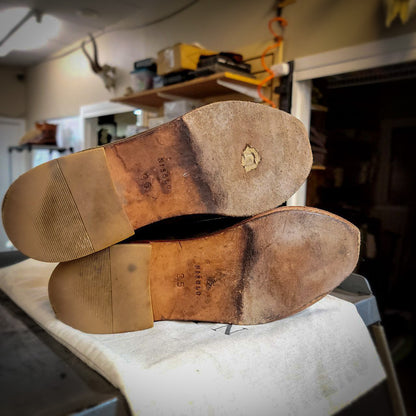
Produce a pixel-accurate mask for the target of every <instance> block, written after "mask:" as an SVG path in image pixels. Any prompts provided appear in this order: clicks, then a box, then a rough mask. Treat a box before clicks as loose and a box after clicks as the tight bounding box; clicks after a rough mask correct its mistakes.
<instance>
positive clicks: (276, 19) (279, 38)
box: [257, 17, 287, 108]
mask: <svg viewBox="0 0 416 416" xmlns="http://www.w3.org/2000/svg"><path fill="white" fill-rule="evenodd" d="M274 22H279V23H280V26H281V27H285V26H287V20H286V19H284V18H283V17H274V18H273V19H270V20H269V30H270V32H271V33H272V35H273V36H274V40H275V42H276V43H275V44H273V45H270V46H268V47H267V48H266V49H265V50H264V51H263V53H262V54H261V65H262V67H263V68H264V70H265V71H266V72H267V73H268V74H269V76H268V77H266V78H264V79H263V80H262V81H261V82H260V84H259V85H258V86H257V93H258V94H259V97H260V98H261V99H262V100H263V101H265V102H266V103H267V104H269V105H271V106H272V107H273V108H276V104H275V103H274V102H273V101H271V100H269V99H268V98H267V97H266V96H264V95H263V93H262V91H261V90H262V88H263V86H264V85H265V84H267V83H268V82H269V81H271V80H272V79H273V78H274V77H275V74H274V72H273V71H272V70H271V69H270V68H269V67H268V66H267V65H266V61H265V57H266V55H267V53H268V52H269V51H270V50H272V49H277V48H278V47H279V46H280V45H281V44H282V41H283V36H280V35H278V34H277V33H276V32H275V31H274V30H273V27H272V24H273V23H274Z"/></svg>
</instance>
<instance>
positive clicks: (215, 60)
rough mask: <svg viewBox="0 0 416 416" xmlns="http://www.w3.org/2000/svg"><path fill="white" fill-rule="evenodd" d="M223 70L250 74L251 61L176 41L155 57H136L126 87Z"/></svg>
mask: <svg viewBox="0 0 416 416" xmlns="http://www.w3.org/2000/svg"><path fill="white" fill-rule="evenodd" d="M224 72H229V73H233V74H237V75H242V76H245V77H249V78H254V77H253V76H252V75H251V65H250V64H248V63H245V62H243V56H242V55H240V54H238V53H234V52H215V51H211V50H207V49H204V48H202V47H199V46H195V45H188V44H184V43H177V44H175V45H173V46H171V47H168V48H165V49H163V50H161V51H159V52H158V56H157V59H154V58H147V59H142V60H139V61H136V62H135V63H134V69H133V71H132V72H131V73H130V74H131V84H132V85H131V89H129V90H128V91H129V92H130V93H137V92H141V91H145V90H149V89H156V88H162V87H165V86H169V85H173V84H177V83H180V82H185V81H190V80H192V79H195V78H199V77H204V76H208V75H213V74H217V73H224Z"/></svg>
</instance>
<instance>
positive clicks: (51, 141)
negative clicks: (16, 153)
mask: <svg viewBox="0 0 416 416" xmlns="http://www.w3.org/2000/svg"><path fill="white" fill-rule="evenodd" d="M56 128H57V126H56V125H55V124H49V123H45V122H42V123H35V127H33V128H32V129H31V130H29V131H28V132H26V133H25V134H24V135H23V136H22V137H21V138H20V140H19V145H24V144H48V145H56Z"/></svg>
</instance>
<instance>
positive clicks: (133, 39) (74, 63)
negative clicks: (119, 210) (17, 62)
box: [26, 0, 416, 125]
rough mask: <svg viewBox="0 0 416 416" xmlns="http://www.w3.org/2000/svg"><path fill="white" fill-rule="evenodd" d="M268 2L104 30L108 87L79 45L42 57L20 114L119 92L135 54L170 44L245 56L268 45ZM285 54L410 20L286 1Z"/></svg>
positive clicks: (227, 4) (341, 4)
mask: <svg viewBox="0 0 416 416" xmlns="http://www.w3.org/2000/svg"><path fill="white" fill-rule="evenodd" d="M274 4H275V1H274V0H256V1H253V0H227V1H224V0H200V1H199V2H198V3H196V4H195V5H193V6H192V7H190V8H189V9H187V10H185V11H184V12H182V13H180V14H178V15H176V16H174V17H172V18H170V19H168V20H166V21H163V22H161V23H158V24H155V25H152V26H150V27H147V28H143V29H135V30H123V31H117V32H112V33H108V34H105V35H103V36H101V37H100V38H99V39H98V40H97V43H98V48H99V58H100V62H101V63H108V64H111V65H114V66H116V67H117V68H118V76H119V79H118V86H117V89H116V91H115V93H114V94H111V93H109V92H108V91H107V90H106V89H105V88H104V86H103V83H102V81H101V79H99V78H98V77H97V76H96V75H94V74H92V72H91V70H90V68H89V66H88V62H87V60H86V59H85V57H84V56H83V54H82V53H81V52H80V51H77V52H75V53H73V54H71V55H69V56H67V57H64V58H61V59H58V60H52V61H49V62H44V63H42V64H39V65H37V66H35V67H33V68H31V69H29V70H28V71H27V103H26V104H27V120H28V122H29V124H28V125H31V124H32V123H33V122H34V121H35V120H42V119H49V118H59V117H67V116H73V115H77V114H78V113H79V107H80V106H81V105H85V104H91V103H95V102H100V101H105V100H108V99H110V98H111V97H113V96H120V95H123V94H124V91H125V88H126V87H127V86H128V85H129V81H130V78H129V72H130V71H131V69H132V66H133V62H134V61H136V60H138V59H143V58H147V57H150V56H156V54H157V51H159V50H160V49H163V48H165V47H167V46H170V45H173V44H175V43H177V42H184V43H192V42H199V43H201V44H203V45H204V46H205V47H206V48H210V49H213V50H218V51H221V50H222V51H236V52H240V53H243V55H244V56H245V57H246V58H248V57H251V56H254V55H259V54H261V52H262V50H263V49H264V47H265V46H267V45H269V44H271V43H272V37H271V35H270V34H269V32H268V29H267V22H268V20H269V19H270V18H271V17H273V16H274V11H273V5H274ZM284 16H285V17H286V18H287V19H288V21H289V26H288V27H287V28H286V30H285V38H286V42H285V47H284V52H285V54H284V55H285V56H284V57H285V58H286V59H294V58H296V57H301V56H305V55H310V54H315V53H318V52H323V51H326V50H331V49H337V48H341V47H345V46H351V45H355V44H359V43H364V42H370V41H373V40H377V39H381V38H386V37H393V36H398V35H401V34H405V33H409V32H415V31H416V20H412V21H411V22H409V23H408V24H407V25H405V26H403V25H401V24H400V23H398V22H395V23H394V24H393V26H392V28H390V29H386V28H384V14H383V9H382V1H381V0H366V1H362V0H337V1H334V0H313V1H312V0H309V1H305V0H298V1H297V2H296V3H294V4H292V5H290V6H288V7H287V9H286V10H285V12H284Z"/></svg>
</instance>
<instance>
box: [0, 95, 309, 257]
mask: <svg viewBox="0 0 416 416" xmlns="http://www.w3.org/2000/svg"><path fill="white" fill-rule="evenodd" d="M311 163H312V156H311V151H310V145H309V140H308V138H307V135H306V131H305V129H304V127H303V125H302V123H301V122H300V121H299V120H297V119H296V118H294V117H293V116H291V115H289V114H286V113H284V112H281V111H279V110H275V109H272V108H269V107H266V106H264V105H261V104H254V103H249V102H240V101H229V102H220V103H214V104H210V105H207V106H204V107H201V108H199V109H196V110H194V111H192V112H190V113H188V114H186V115H184V116H183V117H180V118H178V119H176V120H173V121H171V122H169V123H167V124H165V125H162V126H160V127H157V128H155V129H152V130H149V131H147V132H144V133H142V134H139V135H137V136H133V137H131V138H128V139H125V140H121V141H117V142H115V143H110V144H108V145H106V146H104V147H100V148H95V149H91V150H86V151H83V152H79V153H76V154H73V155H69V156H64V157H62V158H59V159H56V160H53V161H51V162H48V163H46V164H44V165H41V166H38V167H36V168H34V169H32V170H30V171H29V172H27V173H25V174H23V175H22V176H20V177H19V178H18V179H17V180H16V181H15V182H14V183H13V184H12V185H11V186H10V188H9V190H8V192H7V194H6V196H5V198H4V201H3V223H4V228H5V230H6V232H7V234H8V236H9V238H10V240H11V241H12V242H13V244H14V245H15V246H16V248H18V249H19V250H20V251H22V252H23V253H24V254H26V255H27V256H29V257H32V258H35V259H37V260H42V261H50V262H58V261H68V260H73V259H76V258H80V257H83V256H86V255H89V254H91V253H94V252H97V251H99V250H102V249H104V248H106V247H109V246H111V245H113V244H115V243H117V242H119V241H122V240H124V239H126V238H127V237H129V236H131V235H133V234H134V230H135V229H137V228H139V227H142V226H144V225H146V224H149V223H152V222H155V221H158V220H161V219H165V218H169V217H175V216H180V215H187V214H206V213H209V214H221V215H229V216H250V215H255V214H257V213H259V212H264V211H267V210H269V209H272V208H274V207H276V206H278V205H280V204H282V203H283V202H284V201H286V200H287V199H288V198H289V197H290V196H291V195H293V193H294V192H296V190H297V189H298V188H299V187H300V186H301V185H302V183H303V182H304V181H305V179H306V177H307V175H308V173H309V171H310V167H311Z"/></svg>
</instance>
